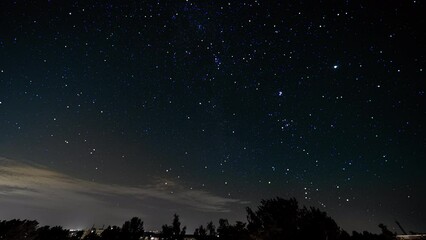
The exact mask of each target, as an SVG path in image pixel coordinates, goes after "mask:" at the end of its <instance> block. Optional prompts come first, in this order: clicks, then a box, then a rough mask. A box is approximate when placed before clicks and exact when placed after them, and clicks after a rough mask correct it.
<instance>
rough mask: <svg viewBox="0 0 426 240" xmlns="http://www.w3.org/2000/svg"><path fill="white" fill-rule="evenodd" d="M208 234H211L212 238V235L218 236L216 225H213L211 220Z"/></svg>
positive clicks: (207, 228)
mask: <svg viewBox="0 0 426 240" xmlns="http://www.w3.org/2000/svg"><path fill="white" fill-rule="evenodd" d="M206 230H207V235H208V236H210V239H211V238H212V237H216V235H217V233H216V227H215V226H214V225H213V222H212V221H210V222H209V223H207V227H206Z"/></svg>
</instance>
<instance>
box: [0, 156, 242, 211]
mask: <svg viewBox="0 0 426 240" xmlns="http://www.w3.org/2000/svg"><path fill="white" fill-rule="evenodd" d="M171 192H173V193H171ZM120 198H121V199H126V200H129V199H130V200H131V199H133V201H134V202H135V201H138V202H139V204H140V202H141V201H145V200H146V199H150V201H149V202H150V203H151V204H152V203H153V202H156V201H161V202H169V203H170V204H171V205H173V206H175V207H176V206H182V207H186V208H191V209H193V210H195V211H200V212H228V211H230V205H232V204H245V203H246V202H244V201H241V200H239V199H230V198H224V197H220V196H217V195H215V194H212V193H210V192H207V191H200V190H190V189H188V188H185V187H184V186H182V185H180V184H179V183H176V182H171V181H167V185H166V184H164V182H154V183H151V184H149V185H146V186H141V187H132V186H123V185H111V184H103V183H98V182H92V181H87V180H83V179H79V178H75V177H72V176H70V175H66V174H63V173H60V172H58V171H55V170H52V169H49V168H46V167H44V166H40V165H36V164H28V163H23V162H19V161H14V160H10V159H6V158H0V201H2V202H7V201H9V202H13V203H15V204H16V203H21V204H24V205H26V206H34V207H43V208H59V207H62V208H64V207H67V206H68V207H70V208H73V207H76V206H82V205H86V206H96V207H97V208H99V207H100V206H101V207H102V206H103V207H110V205H111V201H110V200H111V199H120ZM126 208H130V209H131V208H132V206H131V205H130V206H129V205H126ZM115 210H117V209H115Z"/></svg>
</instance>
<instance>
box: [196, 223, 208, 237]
mask: <svg viewBox="0 0 426 240" xmlns="http://www.w3.org/2000/svg"><path fill="white" fill-rule="evenodd" d="M194 236H195V238H196V239H197V240H204V239H207V230H206V229H205V228H204V227H203V225H200V226H199V227H198V228H196V229H195V231H194Z"/></svg>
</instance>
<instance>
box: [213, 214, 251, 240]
mask: <svg viewBox="0 0 426 240" xmlns="http://www.w3.org/2000/svg"><path fill="white" fill-rule="evenodd" d="M217 232H218V235H219V239H224V240H231V239H240V240H245V239H250V238H249V233H248V231H247V228H246V224H245V223H243V222H240V221H237V222H236V223H235V225H230V224H229V222H228V220H227V219H219V227H218V228H217Z"/></svg>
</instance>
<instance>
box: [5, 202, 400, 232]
mask: <svg viewBox="0 0 426 240" xmlns="http://www.w3.org/2000/svg"><path fill="white" fill-rule="evenodd" d="M379 227H380V229H381V233H380V234H373V233H369V232H366V231H364V232H362V233H359V232H355V231H354V232H352V234H349V233H347V232H346V231H344V230H342V229H341V228H340V227H339V226H338V225H337V224H336V222H335V221H334V220H333V219H332V218H331V217H329V216H328V215H327V214H326V213H325V212H323V211H321V210H319V209H317V208H313V207H310V208H306V207H299V204H298V202H297V201H296V199H294V198H291V199H288V200H287V199H282V198H274V199H269V200H262V201H261V204H260V205H259V206H258V207H257V209H256V210H252V209H251V208H247V222H240V221H237V222H236V223H234V224H230V223H229V222H228V220H226V219H220V220H219V222H218V225H217V227H216V226H215V225H214V223H213V222H209V223H207V224H206V225H205V226H204V225H200V226H199V227H198V228H196V229H195V232H194V233H193V234H188V233H187V232H186V227H182V226H181V222H180V220H179V216H178V215H176V214H175V215H174V218H173V221H172V223H171V225H163V226H162V228H161V232H160V233H151V232H145V230H144V226H143V221H142V220H141V219H140V218H138V217H134V218H132V219H130V220H129V221H126V222H125V223H124V224H123V225H122V226H121V227H119V226H109V227H107V228H106V229H104V230H103V231H101V232H100V231H96V229H92V230H89V231H87V232H83V231H80V232H72V233H71V232H70V231H69V230H67V229H64V228H62V227H60V226H56V227H49V226H43V227H38V222H37V221H31V220H10V221H1V222H0V239H8V240H21V239H22V240H24V239H25V240H81V239H83V240H139V239H150V238H151V237H156V238H159V239H164V240H184V239H197V240H213V239H214V240H231V239H232V240H235V239H239V240H287V239H288V240H302V239H303V240H304V239H317V240H391V239H395V237H396V235H395V233H392V232H391V231H389V230H388V229H387V228H386V226H384V225H383V224H379Z"/></svg>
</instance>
